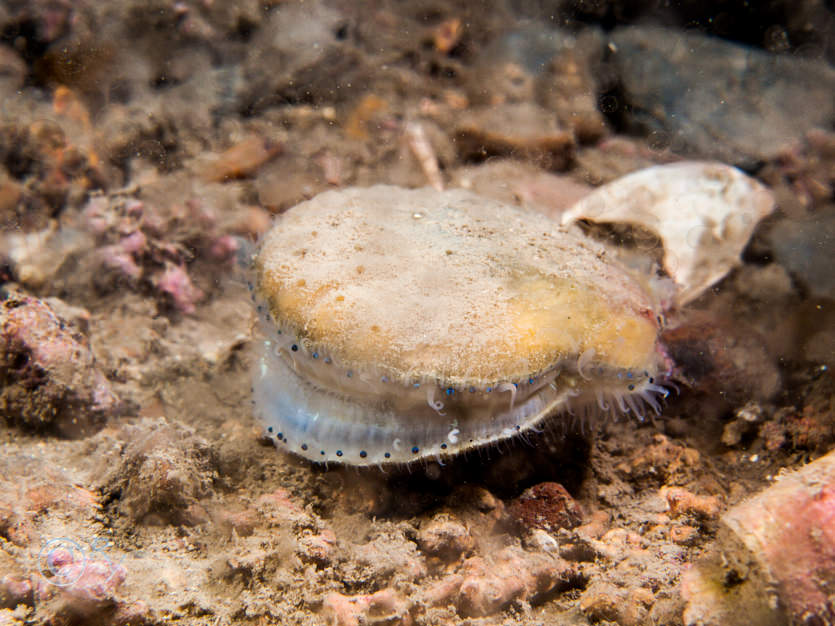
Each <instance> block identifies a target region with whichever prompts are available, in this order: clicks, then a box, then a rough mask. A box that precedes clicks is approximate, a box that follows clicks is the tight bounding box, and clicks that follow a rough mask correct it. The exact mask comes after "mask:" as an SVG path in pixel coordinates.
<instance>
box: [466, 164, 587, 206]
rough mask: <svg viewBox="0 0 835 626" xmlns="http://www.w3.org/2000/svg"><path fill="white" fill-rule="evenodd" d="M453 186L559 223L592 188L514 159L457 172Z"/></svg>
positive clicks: (568, 177) (567, 177)
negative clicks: (570, 208)
mask: <svg viewBox="0 0 835 626" xmlns="http://www.w3.org/2000/svg"><path fill="white" fill-rule="evenodd" d="M452 182H453V185H455V186H458V187H463V188H464V189H469V190H470V191H474V192H475V193H477V194H479V195H482V196H487V197H488V198H493V199H494V200H498V201H499V202H505V203H507V204H516V205H519V206H523V207H527V208H530V209H533V210H534V211H538V212H540V213H544V214H545V215H547V216H548V217H550V218H551V219H554V220H559V219H560V216H561V214H562V212H563V211H565V210H566V209H568V208H569V207H571V206H572V205H573V204H575V203H576V202H577V201H578V200H580V199H581V198H583V197H584V196H586V195H588V193H589V192H591V191H592V188H591V187H589V186H588V185H584V184H583V183H578V182H577V181H576V180H574V179H573V178H572V177H570V176H568V175H565V174H553V173H551V172H546V171H545V170H543V169H541V168H539V167H536V166H535V165H533V164H531V163H524V162H521V161H515V160H511V159H490V160H489V161H487V162H486V163H481V164H479V165H476V166H467V167H463V168H460V169H457V170H455V171H454V172H453V174H452Z"/></svg>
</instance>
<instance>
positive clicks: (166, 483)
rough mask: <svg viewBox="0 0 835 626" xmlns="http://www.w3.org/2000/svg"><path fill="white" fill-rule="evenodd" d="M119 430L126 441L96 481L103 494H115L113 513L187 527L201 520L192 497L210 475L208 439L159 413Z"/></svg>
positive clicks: (208, 487) (206, 491)
mask: <svg viewBox="0 0 835 626" xmlns="http://www.w3.org/2000/svg"><path fill="white" fill-rule="evenodd" d="M122 435H123V437H124V439H125V440H126V442H127V443H126V444H125V445H124V447H123V448H122V450H121V454H120V458H119V459H118V461H117V462H116V463H115V464H113V466H112V467H111V468H110V469H109V471H105V472H103V474H104V477H103V479H102V481H101V485H102V487H101V488H102V489H103V490H104V491H105V492H106V493H110V494H119V498H118V509H119V512H120V513H121V514H122V515H125V516H127V518H128V519H129V520H130V523H135V522H144V523H154V524H185V525H192V526H193V525H196V524H202V523H204V522H205V521H207V520H208V516H207V514H206V511H205V509H204V508H203V506H202V505H201V504H200V503H199V502H198V500H200V499H202V498H205V497H207V496H209V495H210V494H211V493H212V483H213V480H214V478H215V471H214V469H213V466H212V458H213V453H212V449H211V447H210V446H209V444H208V443H207V442H206V441H205V440H204V439H202V438H201V437H198V436H196V435H195V434H194V433H193V432H192V431H191V430H190V429H188V428H186V427H184V426H179V425H173V424H169V423H168V422H167V421H166V420H165V419H164V418H162V419H144V420H142V421H141V422H139V424H138V425H137V426H130V427H127V428H125V429H124V431H123V433H122ZM108 461H109V459H107V458H106V457H105V462H108ZM110 462H112V461H110Z"/></svg>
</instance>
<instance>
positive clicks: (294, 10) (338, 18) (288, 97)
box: [238, 2, 368, 112]
mask: <svg viewBox="0 0 835 626" xmlns="http://www.w3.org/2000/svg"><path fill="white" fill-rule="evenodd" d="M343 19H344V18H343V16H342V15H341V14H340V13H339V12H338V11H336V10H334V9H332V8H330V7H329V6H327V5H326V4H325V3H324V2H313V3H310V4H304V5H302V4H288V5H285V6H282V7H280V8H278V9H277V10H275V11H272V12H271V13H270V17H269V19H268V20H266V21H265V24H264V25H263V28H261V29H260V30H259V32H258V36H257V37H256V38H255V39H254V41H253V42H252V45H251V46H249V47H248V50H250V55H249V57H248V58H247V59H246V61H245V62H244V64H243V71H244V80H243V81H242V82H241V84H242V85H243V86H244V87H243V88H242V89H241V92H240V94H239V95H238V102H239V105H238V106H239V108H240V109H241V110H246V111H249V112H254V111H261V110H263V109H264V108H265V107H268V106H270V105H274V104H279V103H284V102H294V101H295V102H298V101H302V102H313V103H315V104H321V103H325V102H328V103H330V102H341V101H344V100H345V99H346V98H348V97H350V96H351V95H353V94H356V93H357V92H358V91H359V90H360V89H362V88H364V86H365V85H366V84H367V80H365V79H364V78H363V76H362V72H364V71H368V70H367V69H366V68H365V65H364V64H363V57H362V56H361V55H360V54H359V52H358V51H357V50H356V49H355V48H353V47H352V46H351V45H349V43H348V42H347V41H343V40H344V39H345V38H344V37H340V35H339V31H340V25H341V22H342V20H343Z"/></svg>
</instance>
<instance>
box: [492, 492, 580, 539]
mask: <svg viewBox="0 0 835 626" xmlns="http://www.w3.org/2000/svg"><path fill="white" fill-rule="evenodd" d="M508 513H509V515H510V516H511V518H512V519H514V520H515V521H516V522H517V523H518V524H520V525H521V526H522V527H524V528H527V529H533V528H541V529H542V530H546V531H549V532H556V531H558V530H559V529H560V528H574V527H575V526H578V525H580V524H581V523H582V521H583V510H582V508H581V507H580V505H579V504H577V502H575V501H574V498H572V497H571V494H569V493H568V491H566V489H565V487H563V486H562V485H560V484H559V483H551V482H547V483H540V484H538V485H534V486H533V487H531V488H530V489H527V490H526V491H525V492H523V493H522V495H521V496H519V497H518V498H517V499H515V500H514V501H513V502H511V503H510V506H509V507H508Z"/></svg>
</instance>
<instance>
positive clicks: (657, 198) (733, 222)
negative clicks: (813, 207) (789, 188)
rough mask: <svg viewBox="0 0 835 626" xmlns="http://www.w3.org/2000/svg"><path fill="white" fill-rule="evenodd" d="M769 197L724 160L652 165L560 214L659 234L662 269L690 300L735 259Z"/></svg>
mask: <svg viewBox="0 0 835 626" xmlns="http://www.w3.org/2000/svg"><path fill="white" fill-rule="evenodd" d="M773 208H774V199H773V197H772V195H771V192H769V191H768V189H766V188H765V187H764V186H763V185H762V184H761V183H759V182H757V181H756V180H754V179H753V178H750V177H748V176H746V175H745V174H743V173H742V172H741V171H740V170H738V169H736V168H734V167H730V166H728V165H723V164H721V163H708V162H698V161H693V162H682V163H672V164H669V165H660V166H655V167H650V168H647V169H644V170H640V171H638V172H634V173H632V174H629V175H627V176H624V177H623V178H619V179H617V180H615V181H613V182H611V183H609V184H607V185H604V186H603V187H601V188H599V189H597V190H595V191H593V192H592V193H590V194H589V195H588V196H586V197H585V198H583V199H582V200H580V201H579V202H578V203H577V204H575V205H574V206H573V207H571V208H570V209H569V210H568V211H566V212H565V213H563V216H562V222H563V224H570V223H572V222H576V221H577V220H591V221H593V222H598V223H627V224H632V225H635V226H638V227H641V228H644V229H646V230H649V231H650V232H652V233H655V234H656V235H657V236H658V237H660V238H661V241H662V243H663V245H664V259H663V263H664V269H665V270H666V271H667V273H668V274H669V275H670V276H671V277H672V278H673V280H674V281H675V282H676V285H677V288H678V295H677V298H676V299H677V302H678V304H687V303H688V302H690V301H692V300H694V299H695V298H697V297H698V296H699V295H700V294H702V293H703V292H704V290H705V289H707V288H708V287H710V286H711V285H713V284H714V283H716V282H717V281H718V280H720V279H721V278H723V277H724V276H725V275H726V274H727V273H728V272H729V271H730V270H731V269H732V268H733V267H735V266H736V265H738V264H739V263H740V254H741V253H742V250H743V248H744V247H745V245H746V244H747V243H748V240H749V239H750V238H751V234H752V233H753V232H754V228H755V227H756V225H757V224H758V223H759V221H760V220H761V219H762V218H763V217H765V216H766V215H768V214H769V213H771V211H772V210H773Z"/></svg>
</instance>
